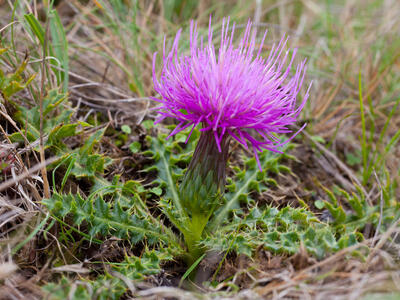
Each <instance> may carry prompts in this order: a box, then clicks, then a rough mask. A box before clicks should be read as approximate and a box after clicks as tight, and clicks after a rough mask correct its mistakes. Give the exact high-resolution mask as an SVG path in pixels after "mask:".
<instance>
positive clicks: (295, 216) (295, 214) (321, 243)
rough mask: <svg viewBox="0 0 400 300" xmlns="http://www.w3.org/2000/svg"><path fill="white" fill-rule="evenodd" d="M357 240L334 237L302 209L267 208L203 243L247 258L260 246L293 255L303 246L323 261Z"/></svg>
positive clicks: (237, 219) (237, 218) (241, 218)
mask: <svg viewBox="0 0 400 300" xmlns="http://www.w3.org/2000/svg"><path fill="white" fill-rule="evenodd" d="M345 240H346V242H345ZM357 240H358V237H357V235H356V234H354V233H349V234H347V235H343V236H342V237H340V238H337V237H336V232H335V230H334V228H333V227H331V226H329V224H325V223H322V222H320V221H319V220H318V219H317V218H316V216H315V215H314V214H313V213H312V212H310V211H308V210H307V209H305V208H292V207H290V206H287V207H284V208H282V209H278V208H276V207H271V206H268V207H265V208H258V207H253V208H251V209H250V210H249V212H247V213H246V214H241V215H235V217H234V219H233V221H232V222H231V223H230V224H229V225H225V226H223V227H221V228H220V229H219V230H217V232H216V233H215V234H210V235H208V236H207V238H205V239H204V240H203V241H202V244H203V245H204V246H206V247H207V248H210V249H214V250H217V251H233V252H236V253H238V254H245V255H248V256H249V257H251V256H252V254H253V252H254V250H255V249H257V248H259V247H263V248H264V249H266V250H268V251H271V252H272V253H275V254H294V253H296V252H298V251H299V249H300V247H301V245H303V246H304V247H305V249H306V250H307V251H308V252H309V253H310V254H312V255H314V256H316V257H317V258H323V257H324V256H326V255H328V254H329V253H332V252H335V251H338V250H339V249H341V248H343V247H344V246H350V245H351V243H356V242H357Z"/></svg>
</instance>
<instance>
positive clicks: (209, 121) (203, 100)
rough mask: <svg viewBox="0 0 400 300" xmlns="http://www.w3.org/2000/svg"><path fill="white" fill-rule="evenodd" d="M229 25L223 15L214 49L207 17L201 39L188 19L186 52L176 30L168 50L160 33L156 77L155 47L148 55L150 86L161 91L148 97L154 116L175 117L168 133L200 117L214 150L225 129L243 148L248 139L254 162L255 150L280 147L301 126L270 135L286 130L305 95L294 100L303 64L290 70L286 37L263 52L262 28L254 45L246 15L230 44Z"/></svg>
mask: <svg viewBox="0 0 400 300" xmlns="http://www.w3.org/2000/svg"><path fill="white" fill-rule="evenodd" d="M234 30H235V24H233V25H232V28H231V29H230V28H229V18H228V19H227V20H226V21H225V19H224V20H223V23H222V30H221V42H220V44H219V48H218V50H216V49H215V46H214V43H213V31H212V27H211V18H210V24H209V31H208V41H207V42H203V37H201V39H200V40H199V33H198V30H197V24H196V23H194V22H193V21H192V22H191V24H190V53H189V54H179V53H178V43H179V39H180V35H181V30H179V31H178V33H177V35H176V38H175V41H174V43H173V46H172V49H171V51H170V52H168V53H167V52H166V50H165V39H164V51H163V67H162V71H161V76H160V79H159V80H158V79H157V77H156V75H155V61H156V55H157V53H154V57H153V81H154V88H155V90H156V91H157V92H158V93H159V94H160V95H161V99H158V98H153V99H154V100H156V101H158V102H159V103H160V106H158V107H157V108H156V109H157V111H158V113H159V114H160V117H159V119H158V120H157V122H160V121H162V120H163V119H165V118H167V117H172V118H175V119H176V120H178V121H179V124H178V126H177V127H176V128H175V129H174V130H173V131H172V132H171V134H170V136H172V135H174V134H176V133H178V132H179V131H181V130H184V129H185V128H187V127H189V126H193V128H194V127H196V126H197V125H199V124H200V123H202V125H203V126H202V128H201V129H200V130H201V131H210V132H212V133H213V135H214V138H215V142H216V144H217V147H218V149H219V151H221V145H220V144H221V141H222V140H223V137H224V135H230V136H232V138H234V139H235V140H236V141H238V142H239V143H241V144H242V145H243V146H244V147H245V148H247V147H248V146H249V145H250V146H251V147H252V149H253V151H254V154H255V156H256V159H257V162H258V163H259V160H258V155H257V152H258V151H262V150H263V149H268V150H271V151H275V152H280V151H279V148H280V147H281V146H283V145H284V144H285V143H287V142H288V141H289V140H290V139H291V138H293V137H294V136H295V135H296V134H297V133H298V132H299V131H300V130H301V129H300V130H299V131H298V132H296V133H295V134H293V135H292V136H291V138H289V140H286V141H285V142H284V141H282V140H280V139H279V138H278V137H277V136H276V134H280V133H290V132H292V130H291V129H290V128H289V125H292V124H294V123H295V122H296V119H297V117H298V116H299V113H300V111H301V109H302V108H303V106H304V104H305V102H306V100H307V98H308V91H307V93H306V95H305V97H304V98H303V101H302V102H301V103H300V104H299V105H296V102H297V95H298V94H299V91H300V88H301V85H302V82H303V79H304V75H305V71H306V66H305V61H303V62H301V63H300V64H299V65H297V66H296V67H295V71H294V72H293V73H294V74H292V75H291V74H290V71H291V69H292V66H293V61H294V57H295V54H296V49H294V50H293V54H292V55H289V51H285V50H284V49H285V47H286V44H287V40H288V38H287V37H283V38H282V39H281V40H280V42H279V43H278V44H277V45H276V44H275V45H273V47H272V49H271V51H270V52H269V55H268V57H267V58H263V57H262V56H261V53H262V50H263V44H264V40H265V37H266V34H267V31H265V33H264V36H263V38H262V42H261V43H260V44H259V45H256V31H255V30H253V31H252V23H251V22H250V21H249V22H248V23H247V27H246V30H245V32H244V34H243V36H242V38H241V39H240V41H239V44H238V46H237V47H235V46H234V45H233V35H234ZM193 128H192V130H193ZM189 136H190V135H189ZM188 138H189V137H188ZM259 166H260V164H259ZM260 168H261V167H260Z"/></svg>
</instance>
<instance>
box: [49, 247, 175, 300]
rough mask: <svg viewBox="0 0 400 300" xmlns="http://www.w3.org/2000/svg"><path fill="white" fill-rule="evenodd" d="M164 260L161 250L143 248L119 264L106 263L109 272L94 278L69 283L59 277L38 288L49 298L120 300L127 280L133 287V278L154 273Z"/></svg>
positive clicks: (168, 256)
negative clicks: (55, 280)
mask: <svg viewBox="0 0 400 300" xmlns="http://www.w3.org/2000/svg"><path fill="white" fill-rule="evenodd" d="M168 259H171V256H170V255H169V254H168V253H167V252H165V251H164V250H163V249H160V250H159V251H155V250H148V249H146V251H145V252H144V253H143V255H142V256H141V257H137V256H126V257H125V259H124V261H122V262H120V263H110V264H109V265H110V267H111V268H110V271H109V272H106V274H104V275H98V276H97V277H96V279H95V280H80V281H79V282H72V281H71V280H70V279H68V278H67V277H62V278H61V280H60V282H58V283H48V284H46V285H45V286H43V288H42V289H43V291H44V292H45V294H46V295H47V296H48V297H49V298H48V299H51V300H58V299H59V300H64V299H76V300H85V299H88V300H89V299H99V300H100V299H104V300H106V299H120V298H121V297H122V296H123V295H124V294H126V293H127V292H129V291H130V292H132V291H131V290H130V289H129V286H128V284H127V283H129V282H131V284H132V285H131V286H134V285H135V282H136V281H142V280H144V279H146V278H147V277H148V276H151V275H156V274H158V273H159V272H160V271H161V267H160V263H161V262H162V261H164V260H168Z"/></svg>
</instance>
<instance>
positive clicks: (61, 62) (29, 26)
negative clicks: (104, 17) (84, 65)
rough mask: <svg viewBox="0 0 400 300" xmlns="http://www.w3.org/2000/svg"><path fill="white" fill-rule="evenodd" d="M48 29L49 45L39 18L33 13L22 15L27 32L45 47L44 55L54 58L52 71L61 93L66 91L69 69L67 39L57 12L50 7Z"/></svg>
mask: <svg viewBox="0 0 400 300" xmlns="http://www.w3.org/2000/svg"><path fill="white" fill-rule="evenodd" d="M48 18H49V29H50V36H51V43H50V45H46V43H45V41H46V37H45V29H44V28H43V26H42V25H41V24H40V22H39V20H38V19H36V17H35V16H34V15H33V14H31V13H30V14H25V15H24V21H25V22H24V25H25V29H26V30H27V32H29V33H30V34H31V37H32V38H33V37H36V38H37V39H38V40H39V43H40V45H41V47H45V46H46V49H45V53H46V55H48V54H49V55H50V56H51V57H53V58H54V61H52V65H54V66H57V67H59V68H61V69H59V68H56V67H52V70H53V72H54V73H55V74H56V76H57V83H58V85H62V90H63V93H67V91H68V70H69V57H68V41H67V38H66V36H65V31H64V27H63V25H62V22H61V20H60V17H59V15H58V13H57V10H55V9H52V10H50V11H49V13H48Z"/></svg>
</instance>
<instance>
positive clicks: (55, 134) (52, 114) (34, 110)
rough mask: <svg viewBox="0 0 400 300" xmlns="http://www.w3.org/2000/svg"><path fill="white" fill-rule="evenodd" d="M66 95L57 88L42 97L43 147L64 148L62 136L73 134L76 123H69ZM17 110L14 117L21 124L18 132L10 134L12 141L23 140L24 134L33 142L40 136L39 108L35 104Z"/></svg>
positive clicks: (69, 111) (69, 116) (70, 110)
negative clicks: (44, 139) (45, 138)
mask: <svg viewBox="0 0 400 300" xmlns="http://www.w3.org/2000/svg"><path fill="white" fill-rule="evenodd" d="M66 102H67V96H66V95H65V94H63V93H60V92H59V91H58V89H53V90H50V91H48V92H47V95H46V96H45V97H44V99H43V133H44V134H45V135H46V136H47V140H46V143H45V147H50V146H54V147H56V148H59V150H60V149H62V150H65V149H66V145H65V144H64V143H63V142H62V140H63V138H66V137H70V136H74V135H75V134H76V128H77V126H78V124H71V123H70V119H71V115H72V113H73V111H72V109H69V108H68V104H67V103H66ZM18 108H19V111H18V112H17V113H16V114H15V116H14V117H15V118H16V119H17V120H18V121H19V123H20V124H21V125H22V126H21V127H22V128H26V131H25V129H23V130H21V133H22V134H23V135H21V133H20V132H16V133H14V134H12V135H10V139H11V140H12V141H13V142H23V141H25V138H24V137H25V136H26V138H27V140H28V141H29V142H35V141H37V140H38V139H39V137H40V110H39V109H38V107H37V106H33V107H31V108H29V109H28V108H25V107H23V106H19V107H18ZM37 149H38V148H37Z"/></svg>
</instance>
